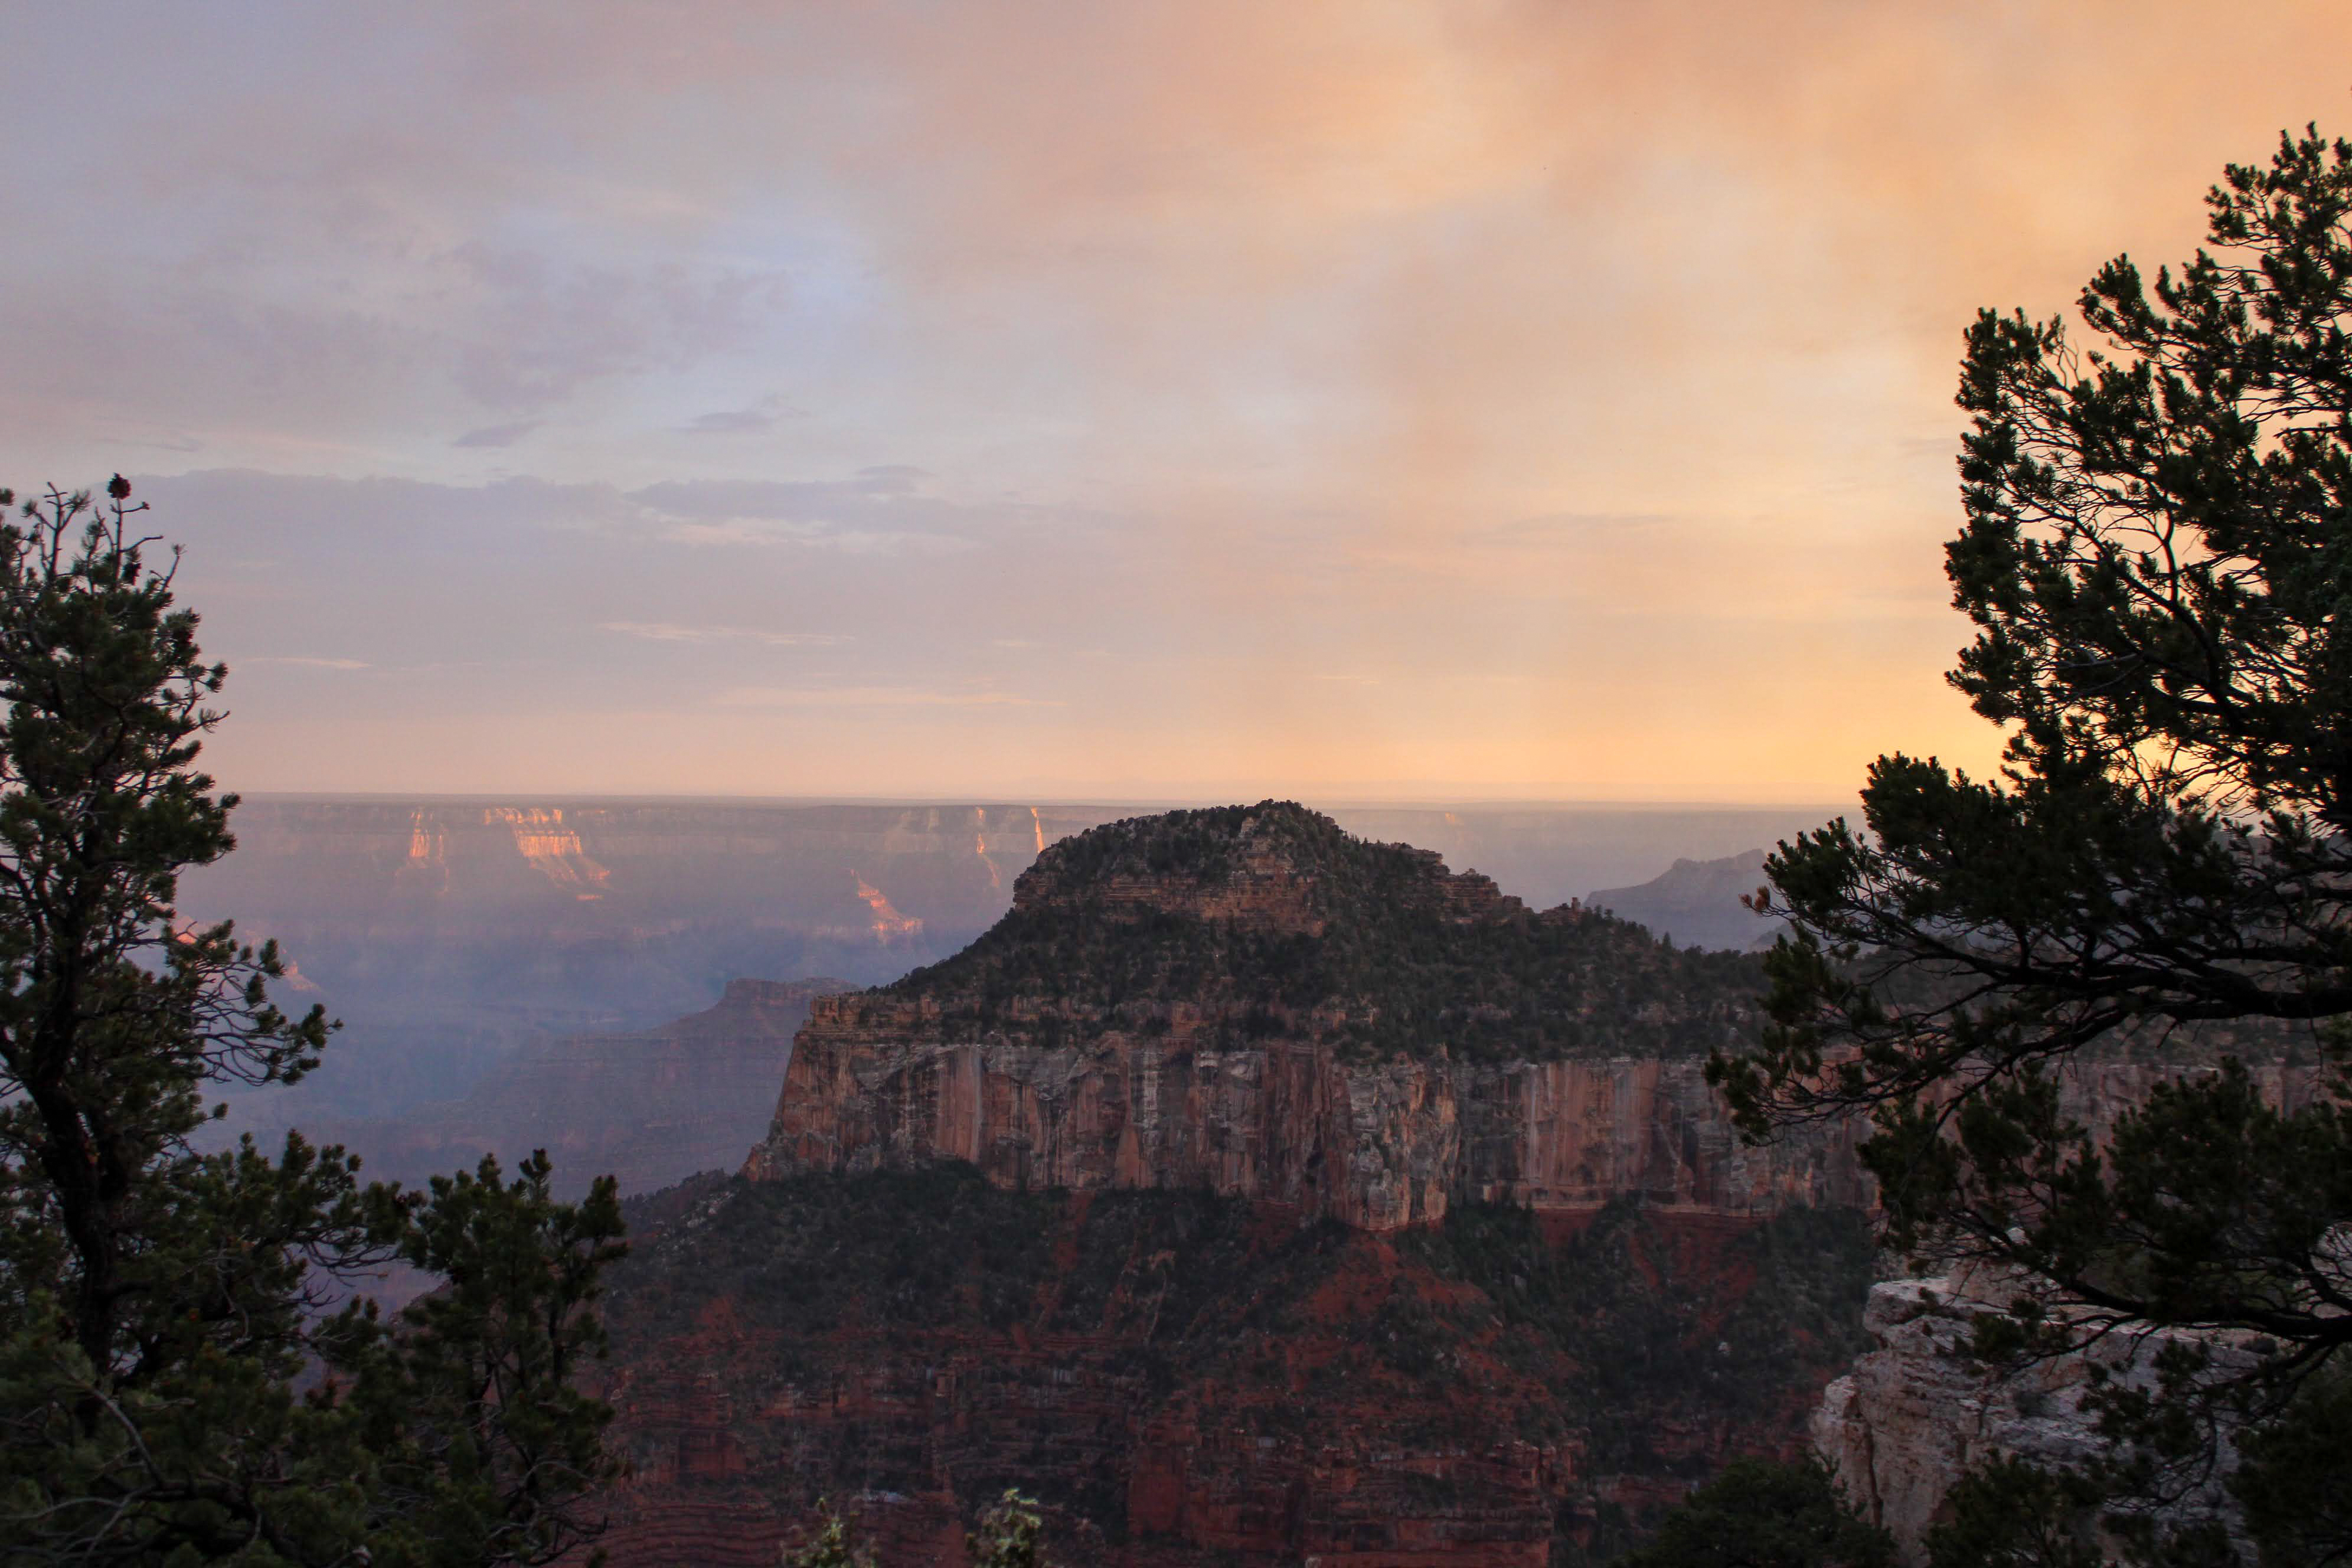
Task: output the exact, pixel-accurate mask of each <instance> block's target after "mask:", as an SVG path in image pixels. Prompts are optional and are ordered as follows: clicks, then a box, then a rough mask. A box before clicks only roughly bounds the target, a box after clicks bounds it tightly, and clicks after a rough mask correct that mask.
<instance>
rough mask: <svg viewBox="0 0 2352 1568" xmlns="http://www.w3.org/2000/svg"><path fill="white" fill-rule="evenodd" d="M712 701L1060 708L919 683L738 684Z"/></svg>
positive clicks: (1029, 699) (1003, 693)
mask: <svg viewBox="0 0 2352 1568" xmlns="http://www.w3.org/2000/svg"><path fill="white" fill-rule="evenodd" d="M711 701H712V702H713V703H714V704H716V705H717V706H719V707H721V708H1059V707H1061V706H1063V704H1061V703H1060V702H1056V701H1054V700H1050V699H1046V698H1041V697H1020V696H1016V695H1014V694H1013V693H1012V692H1010V691H938V690H932V689H926V688H923V687H917V686H738V687H734V688H731V689H729V690H726V691H722V692H720V693H719V695H717V696H716V697H714V698H712V699H711Z"/></svg>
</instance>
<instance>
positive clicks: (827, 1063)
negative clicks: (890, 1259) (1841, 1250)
mask: <svg viewBox="0 0 2352 1568" xmlns="http://www.w3.org/2000/svg"><path fill="white" fill-rule="evenodd" d="M877 1015H878V1016H877ZM1192 1022H1193V1020H1191V1019H1188V1018H1184V1017H1182V1016H1179V1017H1178V1018H1176V1019H1174V1020H1172V1021H1171V1026H1170V1027H1169V1030H1168V1032H1167V1033H1166V1034H1164V1035H1160V1036H1158V1037H1150V1038H1131V1037H1120V1038H1115V1039H1111V1040H1107V1041H1103V1042H1100V1043H1097V1044H1095V1045H1092V1046H1088V1047H1062V1048H1058V1049H1045V1048H1041V1047H1035V1046H1026V1045H1018V1044H1014V1043H1013V1042H1011V1041H1008V1040H1003V1039H997V1040H992V1041H977V1040H975V1041H964V1042H950V1043H934V1042H929V1041H924V1040H922V1039H921V1038H920V1036H921V1034H922V1033H924V1032H926V1030H925V1020H923V1019H922V1018H921V1017H920V1016H919V1010H918V1009H917V1008H916V1007H914V1006H908V1007H906V1008H904V1009H903V1010H902V1009H901V1008H897V1007H894V1008H891V1009H888V1010H887V1011H885V1010H880V1009H877V1008H876V1007H874V1006H873V1005H871V1004H870V1003H867V1002H865V1001H864V1000H863V999H860V998H856V997H840V998H832V997H828V998H824V999H821V1000H819V1001H818V1002H817V1004H816V1005H815V1007H814V1011H813V1013H812V1015H811V1017H810V1020H809V1022H808V1024H807V1026H805V1027H803V1030H802V1031H801V1034H800V1037H799V1038H798V1040H797V1042H796V1044H795V1046H794V1048H793V1061H792V1066H791V1068H790V1069H789V1071H788V1073H787V1075H786V1079H785V1085H784V1089H783V1093H782V1098H781V1100H779V1102H778V1105H777V1109H776V1114H775V1119H774V1121H773V1123H772V1126H771V1127H770V1130H769V1132H768V1136H767V1137H766V1139H765V1140H763V1141H762V1142H761V1144H760V1145H759V1146H758V1147H757V1148H755V1149H754V1150H753V1151H752V1152H751V1157H750V1158H749V1159H748V1160H747V1161H746V1163H745V1165H744V1173H745V1174H746V1175H750V1176H752V1177H754V1178H766V1177H774V1176H780V1175H783V1174H786V1173H793V1172H799V1171H813V1170H818V1171H862V1170H875V1169H881V1168H905V1167H908V1166H911V1165H916V1164H920V1163H928V1162H930V1161H934V1160H965V1161H969V1162H971V1163H972V1164H974V1165H977V1166H978V1167H979V1168H980V1169H981V1171H982V1173H985V1174H986V1175H987V1176H988V1177H989V1178H990V1180H992V1181H994V1182H997V1183H999V1184H1003V1185H1005V1186H1011V1187H1070V1188H1074V1189H1076V1190H1079V1191H1088V1190H1094V1189H1099V1188H1106V1187H1205V1188H1208V1189H1209V1190H1211V1191H1213V1192H1216V1193H1219V1194H1227V1195H1234V1196H1255V1197H1265V1198H1270V1199H1273V1200H1275V1201H1277V1202H1281V1203H1285V1204H1289V1205H1296V1206H1297V1208H1298V1209H1299V1211H1300V1212H1301V1213H1302V1214H1303V1215H1309V1216H1315V1217H1324V1218H1330V1219H1336V1220H1339V1221H1340V1222H1341V1223H1343V1224H1346V1225H1350V1226H1358V1227H1360V1228H1362V1229H1367V1230H1388V1229H1393V1228H1395V1227H1397V1226H1406V1225H1415V1224H1426V1223H1428V1222H1430V1221H1433V1220H1436V1219H1439V1218H1442V1217H1443V1216H1444V1213H1445V1209H1446V1205H1447V1204H1448V1203H1449V1202H1452V1201H1455V1200H1457V1199H1459V1198H1462V1197H1473V1198H1477V1199H1481V1200H1485V1201H1490V1202H1509V1203H1518V1204H1525V1205H1530V1206H1533V1207H1535V1208H1538V1209H1569V1210H1580V1209H1591V1208H1595V1207H1598V1206H1599V1205H1601V1204H1604V1203H1606V1202H1608V1201H1609V1200H1610V1199H1612V1198H1613V1197H1617V1196H1621V1195H1623V1194H1638V1195H1641V1196H1643V1197H1644V1198H1646V1199H1648V1200H1649V1201H1651V1202H1652V1203H1654V1204H1656V1205H1662V1206H1667V1207H1675V1208H1682V1209H1689V1210H1695V1211H1699V1212H1705V1213H1712V1214H1727V1215H1763V1214H1771V1213H1775V1212H1778V1211H1779V1210H1780V1209H1781V1208H1783V1207H1786V1206H1787V1205H1790V1204H1797V1203H1804V1204H1843V1205H1862V1204H1865V1203H1867V1202H1868V1201H1869V1185H1868V1178H1867V1176H1866V1175H1865V1174H1864V1173H1863V1171H1862V1169H1861V1167H1860V1165H1859V1163H1857V1162H1856V1160H1855V1159H1854V1155H1853V1145H1854V1142H1855V1138H1856V1133H1855V1131H1854V1129H1853V1127H1852V1126H1850V1125H1848V1126H1839V1127H1832V1128H1826V1129H1822V1130H1821V1131H1815V1132H1812V1133H1810V1134H1807V1135H1803V1136H1798V1137H1791V1138H1789V1139H1785V1140H1783V1141H1781V1142H1777V1143H1774V1144H1771V1145H1769V1146H1767V1147H1762V1148H1757V1147H1752V1146H1749V1145H1747V1144H1744V1143H1742V1142H1740V1140H1739V1137H1738V1133H1737V1131H1735V1130H1734V1129H1733V1127H1732V1126H1731V1123H1730V1121H1729V1118H1728V1117H1727V1115H1726V1114H1725V1112H1724V1111H1723V1109H1722V1105H1721V1101H1720V1100H1719V1099H1718V1097H1717V1096H1716V1094H1715V1093H1714V1091H1713V1090H1712V1089H1710V1088H1709V1087H1708V1086H1707V1084H1706V1079H1705V1076H1704V1071H1703V1068H1704V1064H1703V1062H1702V1061H1701V1060H1700V1059H1699V1058H1693V1057H1684V1058H1670V1059H1661V1058H1655V1057H1632V1056H1615V1057H1608V1058H1595V1059H1581V1060H1575V1061H1550V1062H1512V1063H1503V1064H1496V1065H1491V1066H1490V1065H1484V1064H1472V1063H1462V1062H1454V1061H1450V1060H1446V1059H1444V1058H1438V1059H1433V1060H1423V1061H1412V1060H1401V1061H1389V1062H1377V1063H1355V1062H1348V1061H1344V1060H1342V1059H1340V1058H1338V1057H1337V1056H1335V1054H1334V1053H1333V1052H1332V1051H1331V1050H1329V1049H1328V1047H1322V1046H1320V1045H1318V1043H1316V1042H1313V1041H1283V1042H1277V1043H1272V1044H1268V1045H1265V1046H1261V1047H1251V1048H1244V1049H1228V1048H1217V1047H1200V1046H1196V1045H1194V1044H1192V1041H1191V1039H1190V1038H1188V1036H1189V1035H1190V1033H1191V1031H1190V1029H1189V1028H1188V1026H1189V1025H1191V1024H1192Z"/></svg>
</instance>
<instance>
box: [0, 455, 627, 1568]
mask: <svg viewBox="0 0 2352 1568" xmlns="http://www.w3.org/2000/svg"><path fill="white" fill-rule="evenodd" d="M129 495H130V487H129V486H128V485H127V484H125V483H124V482H123V481H122V480H121V479H119V478H118V479H116V480H115V481H114V482H113V484H112V485H110V487H109V488H108V492H107V501H106V502H105V503H101V504H97V505H93V503H92V499H91V498H90V497H89V496H87V495H79V494H77V495H67V494H63V493H61V492H57V491H51V492H49V493H48V494H47V496H46V497H45V498H43V499H41V500H37V501H35V502H32V503H29V504H27V505H26V508H25V509H24V511H23V514H22V518H21V521H17V522H13V523H9V524H7V525H5V526H0V701H5V704H6V713H5V720H4V721H0V1563H6V1564H12V1565H13V1564H16V1563H26V1564H31V1563H58V1562H64V1561H72V1562H75V1563H126V1564H147V1563H158V1564H160V1563H173V1564H178V1563H194V1562H215V1561H217V1562H236V1563H252V1564H280V1563H284V1564H297V1563H301V1564H308V1563H350V1562H352V1561H354V1560H358V1559H355V1554H357V1553H360V1552H362V1551H364V1552H366V1553H367V1557H366V1559H364V1560H371V1561H373V1562H375V1563H381V1564H392V1563H418V1564H425V1563H430V1564H435V1565H436V1568H439V1565H447V1568H456V1565H458V1564H471V1563H543V1562H546V1561H549V1560H551V1558H552V1557H553V1556H555V1555H557V1554H558V1553H560V1552H562V1551H564V1550H566V1549H568V1548H569V1547H571V1546H572V1545H573V1544H574V1543H576V1542H579V1541H580V1540H582V1539H583V1535H584V1534H585V1533H587V1532H588V1528H587V1524H586V1521H582V1520H580V1519H578V1518H576V1517H575V1515H574V1512H573V1506H574V1504H575V1503H576V1501H577V1500H578V1498H579V1495H580V1494H581V1492H582V1491H583V1489H585V1488H586V1487H587V1486H588V1485H590V1484H592V1483H593V1481H594V1480H596V1479H601V1478H602V1477H603V1476H604V1474H606V1473H608V1467H607V1466H606V1464H605V1462H604V1460H603V1458H602V1457H601V1454H600V1452H599V1450H598V1447H597V1439H596V1434H597V1432H598V1430H599V1429H600V1428H601V1426H602V1424H603V1420H604V1412H603V1411H602V1409H601V1407H598V1406H595V1405H593V1404H591V1403H589V1402H586V1401H584V1400H582V1399H580V1398H578V1396H577V1395H575V1394H572V1391H571V1390H570V1388H569V1387H568V1385H567V1383H566V1380H567V1379H568V1378H569V1377H570V1376H571V1374H572V1372H573V1370H574V1369H575V1367H576V1363H577V1359H578V1357H579V1356H580V1355H581V1354H582V1353H593V1349H594V1347H595V1345H596V1344H597V1342H598V1341H597V1331H596V1329H595V1325H594V1321H593V1318H592V1317H590V1316H588V1315H587V1310H586V1309H587V1306H588V1303H589V1302H590V1301H591V1300H592V1299H593V1296H594V1293H595V1279H596V1275H597V1272H598V1270H599V1269H600V1268H602V1267H603V1266H604V1264H605V1263H607V1262H609V1261H610V1260H611V1259H612V1258H614V1257H615V1256H617V1254H618V1250H619V1249H618V1247H617V1243H616V1241H615V1238H616V1237H617V1236H618V1234H619V1220H618V1212H617V1208H616V1206H615V1205H614V1201H613V1197H612V1193H611V1189H610V1186H609V1184H607V1185H606V1186H604V1187H603V1188H602V1189H600V1190H599V1192H598V1194H596V1195H595V1196H594V1197H593V1198H592V1199H591V1200H590V1202H589V1203H588V1204H587V1205H585V1206H583V1207H582V1208H578V1209H574V1208H572V1207H569V1206H567V1205H553V1204H551V1203H550V1202H549V1201H548V1199H547V1195H546V1173H547V1172H546V1166H545V1163H544V1162H543V1161H534V1162H533V1163H530V1164H529V1165H527V1166H526V1167H525V1170H524V1174H523V1179H522V1180H521V1181H520V1182H518V1183H516V1184H513V1185H511V1186H509V1185H505V1184H501V1183H500V1182H499V1179H498V1173H497V1169H496V1167H495V1166H494V1165H488V1164H486V1165H485V1166H484V1168H483V1170H482V1173H481V1174H480V1176H479V1178H478V1179H468V1178H459V1179H458V1180H457V1182H455V1183H444V1184H436V1188H435V1191H434V1192H433V1193H432V1194H430V1195H429V1196H425V1195H422V1194H409V1193H402V1192H399V1191H397V1190H395V1189H392V1188H389V1187H384V1186H382V1185H362V1184H361V1183H360V1181H359V1179H358V1176H357V1170H358V1162H356V1161H355V1160H352V1159H351V1158H349V1157H348V1156H346V1155H345V1154H344V1153H343V1152H341V1150H339V1149H334V1148H326V1149H317V1148H313V1147H311V1146H310V1144H309V1143H307V1142H305V1141H304V1140H303V1139H301V1138H300V1137H299V1136H292V1135H290V1136H289V1137H288V1139H287V1140H286V1142H285V1144H284V1146H283V1148H282V1149H281V1150H280V1151H278V1152H277V1153H276V1154H275V1155H274V1156H273V1155H272V1154H270V1153H268V1152H264V1151H263V1150H261V1149H260V1148H258V1147H257V1146H256V1145H255V1144H254V1143H253V1142H252V1141H251V1140H249V1139H248V1140H245V1141H243V1142H240V1143H239V1144H238V1145H237V1146H236V1148H234V1149H231V1150H228V1151H226V1152H215V1153H211V1154H198V1153H196V1152H194V1151H193V1150H192V1149H191V1148H190V1146H189V1142H188V1138H189V1134H190V1133H192V1132H193V1131H195V1129H196V1128H197V1127H198V1126H199V1124H200V1123H201V1121H203V1120H204V1118H205V1105H204V1097H205V1092H206V1090H207V1089H210V1088H212V1087H213V1086H215V1085H218V1084H220V1083H223V1082H237V1083H242V1084H246V1085H249V1086H259V1085H265V1084H269V1083H290V1082H292V1081H294V1080H295V1079H299V1078H300V1077H301V1076H302V1075H303V1074H304V1073H305V1072H307V1071H308V1070H310V1068H312V1067H314V1066H315V1065H316V1064H317V1062H318V1060H319V1053H320V1050H321V1049H322V1048H323V1047H324V1046H325V1044H326V1042H327V1039H328V1035H329V1031H330V1026H329V1025H328V1023H327V1021H326V1019H325V1017H324V1016H323V1015H322V1014H321V1013H320V1012H319V1010H318V1009H316V1008H313V1009H312V1010H311V1011H310V1013H309V1014H308V1015H306V1016H302V1017H299V1018H296V1017H291V1016H288V1015H286V1014H285V1013H283V1012H281V1011H279V1010H278V1008H277V1007H276V1006H275V1005H272V1004H271V1002H270V1001H269V996H268V990H269V985H270V984H271V983H272V982H274V981H277V980H278V979H281V978H283V976H284V974H285V965H284V963H283V962H282V960H281V959H280V958H279V956H278V952H277V949H276V948H275V946H274V945H272V944H269V943H266V942H265V943H263V944H261V945H260V946H258V947H255V946H252V945H250V944H247V943H245V942H239V941H238V940H237V938H236V933H235V931H234V930H233V929H232V927H230V926H229V925H228V924H226V923H223V924H220V925H215V926H211V927H190V926H186V925H184V924H183V923H182V922H181V921H179V920H178V918H177V916H176V913H175V911H174V910H173V900H174V898H175V895H176V890H177V883H178V878H179V874H180V872H181V871H182V870H183V869H184V868H187V867H189V866H201V865H205V864H207V863H209V862H211V861H213V860H215V859H217V858H219V857H220V856H222V855H223V854H225V853H226V852H227V851H228V850H229V848H230V847H232V846H233V843H234V840H233V839H232V838H231V837H230V835H229V832H228V827H227V823H228V816H229V812H230V810H231V808H232V807H233V806H234V805H235V804H236V801H235V797H233V796H228V797H215V795H214V794H213V793H212V781H211V780H210V779H209V778H207V777H206V776H205V774H203V773H199V772H196V771H195V769H194V765H193V764H194V759H195V757H196V754H197V751H198V747H199V745H200V743H201V739H202V737H203V736H204V735H205V733H206V732H208V731H210V730H211V729H212V728H213V727H214V726H215V724H216V723H217V722H218V721H219V717H220V716H219V715H218V714H217V713H216V712H215V711H214V710H212V709H211V708H209V707H208V706H207V702H208V700H210V699H211V698H212V697H213V696H215V694H217V692H218V691H219V689H220V688H221V683H222V680H223V678H224V675H225V673H226V672H225V671H224V669H223V668H222V667H220V666H218V665H207V664H205V662H204V661H203V659H202V658H201V656H200V654H199V652H198V649H197V647H196V642H195V631H196V624H197V623H196V617H195V616H194V614H193V613H192V612H190V611H187V610H185V609H181V608H177V607H175V606H174V605H173V592H172V577H173V569H174V568H173V567H172V566H165V567H163V568H162V569H157V568H156V567H155V566H153V565H152V564H151V563H150V561H149V559H148V551H149V549H150V547H151V546H152V541H151V540H147V539H143V538H141V537H139V536H138V535H137V534H136V533H135V531H134V530H133V528H132V526H131V523H132V520H133V519H134V518H135V517H136V516H137V515H138V514H139V513H140V512H141V511H142V510H144V509H143V508H140V507H133V506H131V505H129V504H128V498H129ZM400 1257H405V1258H407V1259H408V1260H410V1261H411V1262H413V1263H415V1264H417V1265H419V1266H421V1267H424V1268H428V1269H432V1270H435V1271H437V1272H440V1273H442V1274H444V1275H445V1276H446V1278H447V1279H448V1280H449V1282H450V1293H449V1294H448V1295H447V1296H446V1297H443V1298H435V1299H431V1300H427V1301H425V1302H424V1303H421V1304H419V1305H418V1306H415V1307H412V1308H411V1309H409V1310H407V1311H406V1312H404V1313H403V1314H401V1315H400V1316H399V1317H398V1318H397V1319H395V1320H394V1321H383V1320H382V1319H381V1318H380V1317H379V1316H378V1315H377V1314H375V1313H374V1312H373V1309H372V1307H361V1306H354V1307H352V1308H350V1309H348V1310H345V1311H343V1312H341V1313H340V1314H338V1315H335V1316H333V1317H328V1316H325V1315H324V1314H323V1308H324V1307H325V1306H326V1305H327V1304H328V1301H329V1299H330V1298H331V1297H332V1296H335V1295H341V1294H347V1293H348V1286H349V1285H350V1284H351V1283H352V1282H353V1281H355V1280H356V1279H358V1278H359V1277H361V1276H362V1275H364V1274H365V1273H366V1272H367V1271H369V1270H371V1269H373V1268H376V1267H378V1266H381V1265H382V1264H384V1263H386V1262H389V1261H391V1260H392V1259H394V1258H400ZM322 1371H323V1372H324V1373H326V1374H327V1375H326V1381H325V1382H323V1383H322V1384H318V1385H317V1386H315V1387H313V1388H312V1389H311V1391H310V1393H308V1394H299V1393H298V1384H301V1383H303V1382H305V1381H307V1380H308V1379H310V1378H311V1377H312V1376H313V1375H315V1374H317V1373H320V1372H322Z"/></svg>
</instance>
